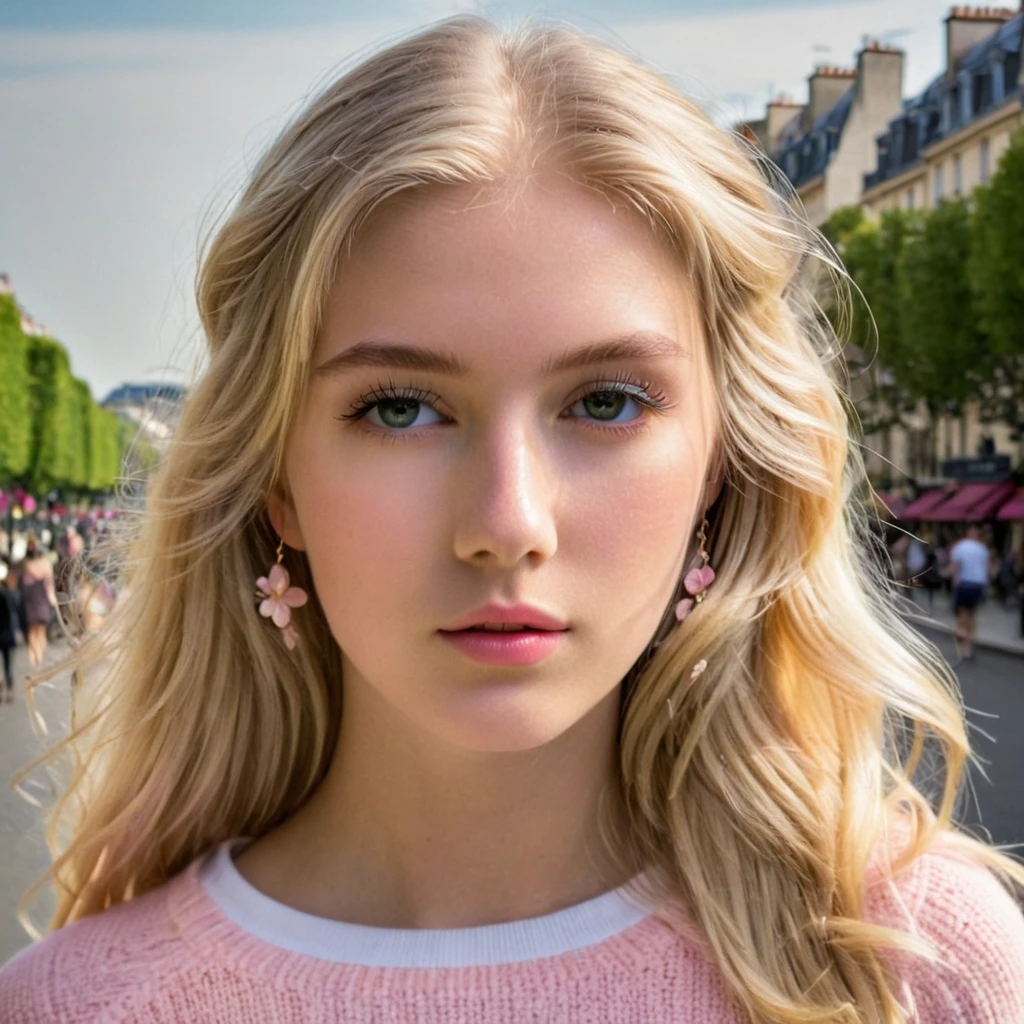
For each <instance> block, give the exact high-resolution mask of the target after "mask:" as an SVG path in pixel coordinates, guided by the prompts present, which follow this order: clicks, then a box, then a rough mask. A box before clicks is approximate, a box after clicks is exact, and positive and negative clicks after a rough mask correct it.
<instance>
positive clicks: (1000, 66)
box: [992, 53, 1006, 103]
mask: <svg viewBox="0 0 1024 1024" xmlns="http://www.w3.org/2000/svg"><path fill="white" fill-rule="evenodd" d="M1005 76H1006V64H1005V63H1004V58H1003V55H1002V54H1001V53H1000V54H999V55H998V56H997V57H996V59H995V60H994V61H993V63H992V102H993V103H1001V102H1002V101H1003V97H1004V96H1005V95H1006V77H1005Z"/></svg>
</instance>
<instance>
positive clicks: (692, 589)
mask: <svg viewBox="0 0 1024 1024" xmlns="http://www.w3.org/2000/svg"><path fill="white" fill-rule="evenodd" d="M683 586H684V587H685V588H686V592H687V593H688V594H699V593H700V592H701V591H702V590H703V589H704V576H703V574H702V573H701V571H700V569H691V570H690V571H689V572H688V573H687V574H686V575H685V576H684V577H683Z"/></svg>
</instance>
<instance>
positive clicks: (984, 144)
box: [980, 137, 990, 185]
mask: <svg viewBox="0 0 1024 1024" xmlns="http://www.w3.org/2000/svg"><path fill="white" fill-rule="evenodd" d="M980 156H981V183H982V185H984V184H985V183H986V182H987V181H988V172H989V158H990V153H989V141H988V138H987V137H986V138H984V139H982V140H981V154H980Z"/></svg>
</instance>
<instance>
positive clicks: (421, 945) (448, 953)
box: [200, 837, 651, 968]
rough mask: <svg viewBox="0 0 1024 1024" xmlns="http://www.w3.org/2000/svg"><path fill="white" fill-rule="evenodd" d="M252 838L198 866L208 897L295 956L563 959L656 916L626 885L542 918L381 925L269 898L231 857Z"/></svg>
mask: <svg viewBox="0 0 1024 1024" xmlns="http://www.w3.org/2000/svg"><path fill="white" fill-rule="evenodd" d="M250 842H252V839H251V838H249V837H238V838H234V839H228V840H225V841H224V842H222V843H221V844H220V845H219V846H218V847H217V848H216V850H215V851H214V852H213V853H212V854H211V855H210V857H209V858H208V859H207V861H206V862H205V863H204V864H203V865H202V868H201V870H200V881H201V883H202V885H203V887H204V888H205V890H206V892H207V894H208V895H209V896H210V898H211V899H212V900H213V901H214V902H215V903H216V904H217V906H218V907H219V908H220V909H221V910H222V911H223V912H224V914H225V915H226V916H227V917H228V918H229V919H230V920H231V921H233V922H234V923H235V924H236V925H238V926H239V927H240V928H242V929H244V930H245V931H247V932H249V933H251V934H252V935H255V936H257V937H258V938H260V939H263V940H264V941H265V942H269V943H270V944H271V945H274V946H278V947H280V948H282V949H288V950H291V951H292V952H295V953H302V954H305V955H307V956H315V957H319V958H320V959H322V960H331V961H334V962H335V963H349V964H361V965H363V966H365V967H435V968H436V967H475V966H481V965H485V964H503V963H517V962H521V961H525V960H536V959H539V958H541V957H552V956H560V955H562V954H563V953H569V952H571V951H573V950H577V949H583V948H584V947H586V946H592V945H596V944H597V943H599V942H603V941H605V940H606V939H609V938H611V937H612V936H613V935H617V934H618V933H619V932H622V931H625V929H627V928H630V927H632V926H633V925H635V924H638V923H639V922H640V921H642V920H643V919H644V918H645V917H647V916H648V915H649V914H650V913H651V908H650V907H647V906H644V905H642V904H641V903H640V902H638V900H637V899H636V897H634V896H632V895H627V893H626V888H627V887H626V886H622V887H620V888H618V889H613V890H611V891H610V892H606V893H604V894H602V895H601V896H597V897H595V898H594V899H590V900H587V901H586V902H584V903H578V904H576V905H575V906H572V907H566V908H565V909H563V910H557V911H555V912H554V913H551V914H545V915H543V916H541V917H531V918H527V919H525V920H522V921H508V922H504V923H502V924H489V925H481V926H479V927H474V928H438V929H415V928H377V927H372V926H369V925H361V924H350V923H348V922H346V921H334V920H331V919H330V918H325V917H317V916H316V915H315V914H307V913H305V912H304V911H301V910H296V909H295V908H294V907H289V906H287V905H286V904H284V903H278V902H277V901H276V900H273V899H271V898H270V897H269V896H266V895H264V894H263V893H262V892H260V891H259V890H258V889H257V888H256V887H255V886H254V885H252V884H251V883H250V882H248V881H247V880H246V879H245V878H244V877H243V876H242V874H241V872H240V871H239V870H238V868H237V867H235V863H234V860H233V859H232V854H233V853H234V852H235V851H236V850H239V849H241V848H243V847H245V846H247V845H248V844H249V843H250Z"/></svg>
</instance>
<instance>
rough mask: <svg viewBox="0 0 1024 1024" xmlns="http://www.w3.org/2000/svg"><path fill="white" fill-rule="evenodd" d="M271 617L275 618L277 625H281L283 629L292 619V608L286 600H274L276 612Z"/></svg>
mask: <svg viewBox="0 0 1024 1024" xmlns="http://www.w3.org/2000/svg"><path fill="white" fill-rule="evenodd" d="M271 618H272V619H273V620H274V625H275V626H280V627H281V628H282V629H283V628H284V627H285V626H287V625H288V623H289V622H291V621H292V610H291V608H289V607H288V605H286V604H285V603H284V601H281V600H277V601H275V602H274V614H273V615H272V616H271Z"/></svg>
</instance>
